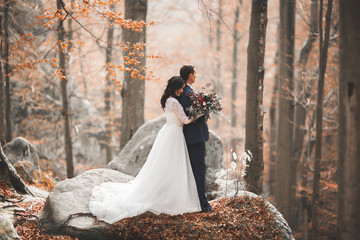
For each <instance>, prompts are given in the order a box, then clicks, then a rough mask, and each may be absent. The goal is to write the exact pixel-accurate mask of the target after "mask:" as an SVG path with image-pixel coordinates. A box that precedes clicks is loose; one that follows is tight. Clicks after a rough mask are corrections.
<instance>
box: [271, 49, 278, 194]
mask: <svg viewBox="0 0 360 240" xmlns="http://www.w3.org/2000/svg"><path fill="white" fill-rule="evenodd" d="M278 57H279V53H278V52H277V53H276V57H275V66H277V65H278V64H279V61H278ZM274 79H275V80H274V81H275V83H274V86H273V92H272V96H271V105H270V111H269V112H270V114H269V115H270V140H269V144H270V157H269V159H270V164H269V165H270V166H269V193H270V194H271V195H274V187H275V186H274V185H275V174H276V171H275V165H276V120H277V119H276V109H277V106H276V105H277V102H276V99H277V94H278V91H279V72H278V71H276V74H275V77H274Z"/></svg>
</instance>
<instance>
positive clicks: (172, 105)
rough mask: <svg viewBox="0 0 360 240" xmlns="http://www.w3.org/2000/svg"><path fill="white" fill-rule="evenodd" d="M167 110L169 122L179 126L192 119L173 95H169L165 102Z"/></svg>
mask: <svg viewBox="0 0 360 240" xmlns="http://www.w3.org/2000/svg"><path fill="white" fill-rule="evenodd" d="M165 112H166V113H167V114H166V120H167V123H168V124H176V125H178V126H182V125H183V124H188V123H190V122H191V121H192V120H191V119H189V117H187V116H186V114H185V112H184V109H183V107H182V106H181V104H180V103H179V101H178V100H176V99H175V98H173V97H169V98H168V99H167V100H166V102H165Z"/></svg>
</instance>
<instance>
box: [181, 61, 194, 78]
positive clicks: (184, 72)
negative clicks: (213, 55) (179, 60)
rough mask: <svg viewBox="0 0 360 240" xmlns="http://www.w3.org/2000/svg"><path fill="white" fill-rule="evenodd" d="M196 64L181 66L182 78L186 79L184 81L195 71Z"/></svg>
mask: <svg viewBox="0 0 360 240" xmlns="http://www.w3.org/2000/svg"><path fill="white" fill-rule="evenodd" d="M194 69H195V66H193V65H183V66H182V67H181V68H180V76H181V78H182V79H184V81H185V82H186V81H187V80H188V78H189V75H190V73H194V72H195V70H194Z"/></svg>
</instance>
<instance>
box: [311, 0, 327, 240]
mask: <svg viewBox="0 0 360 240" xmlns="http://www.w3.org/2000/svg"><path fill="white" fill-rule="evenodd" d="M322 5H323V0H320V12H319V50H320V68H319V71H320V73H319V81H318V91H317V95H318V98H317V103H316V142H315V164H314V165H315V166H314V182H313V197H312V227H313V231H312V238H313V239H314V240H315V239H319V223H318V214H319V211H318V205H319V199H320V197H319V191H320V190H319V188H320V161H321V146H322V117H323V98H324V78H325V71H326V63H327V55H328V47H329V38H330V24H331V11H332V0H328V8H327V12H326V25H325V39H324V40H323V32H322V9H323V6H322Z"/></svg>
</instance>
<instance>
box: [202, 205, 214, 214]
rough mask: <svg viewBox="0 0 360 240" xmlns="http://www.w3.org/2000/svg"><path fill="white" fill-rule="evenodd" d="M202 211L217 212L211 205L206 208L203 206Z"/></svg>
mask: <svg viewBox="0 0 360 240" xmlns="http://www.w3.org/2000/svg"><path fill="white" fill-rule="evenodd" d="M201 212H203V213H215V212H214V210H213V209H212V208H211V206H208V207H206V208H201Z"/></svg>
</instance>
